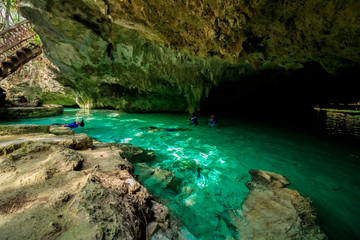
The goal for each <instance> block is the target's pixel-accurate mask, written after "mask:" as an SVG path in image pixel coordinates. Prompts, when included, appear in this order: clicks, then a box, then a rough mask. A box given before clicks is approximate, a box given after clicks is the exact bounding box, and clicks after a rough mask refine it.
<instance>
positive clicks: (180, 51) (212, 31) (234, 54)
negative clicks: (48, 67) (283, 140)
mask: <svg viewBox="0 0 360 240" xmlns="http://www.w3.org/2000/svg"><path fill="white" fill-rule="evenodd" d="M21 11H22V14H23V15H24V16H25V17H26V18H27V19H29V20H30V21H31V22H32V23H33V24H34V25H35V30H36V32H37V33H38V34H39V35H40V37H41V40H42V41H43V45H44V48H45V49H44V50H45V53H46V55H47V56H48V57H49V59H50V60H51V61H52V62H53V63H54V64H55V65H56V66H57V67H58V68H59V69H60V72H61V73H62V74H63V78H62V80H60V81H61V82H62V84H63V85H65V86H68V87H71V88H72V89H74V90H75V92H76V93H77V95H78V100H79V103H80V105H82V106H85V105H87V106H90V107H113V108H117V109H123V110H125V111H136V112H139V111H184V110H186V109H188V110H189V111H190V112H191V111H193V110H195V109H198V108H199V106H200V104H201V103H202V102H203V101H205V100H206V98H207V97H208V94H209V92H210V90H211V89H212V88H213V87H214V86H218V85H221V84H223V83H224V82H234V81H239V82H242V83H243V85H241V86H242V87H244V86H246V85H247V84H248V82H244V76H246V75H248V74H249V73H252V72H254V71H257V70H262V69H282V70H284V71H285V70H287V69H298V68H301V67H303V65H304V64H306V63H309V62H315V63H319V64H321V66H322V67H323V68H325V69H326V70H327V71H328V72H330V73H335V72H336V71H337V69H339V68H341V67H346V66H351V65H353V64H354V63H356V64H359V63H360V58H359V55H360V47H359V44H358V39H359V37H360V24H359V23H360V4H359V2H358V1H354V0H351V1H339V0H334V1H324V0H316V1H311V0H305V1H282V2H278V1H277V2H274V1H247V0H241V1H210V0H206V1H203V0H195V1H154V0H148V1H142V0H134V1H118V0H101V1H62V0H61V1H45V0H24V1H22V7H21Z"/></svg>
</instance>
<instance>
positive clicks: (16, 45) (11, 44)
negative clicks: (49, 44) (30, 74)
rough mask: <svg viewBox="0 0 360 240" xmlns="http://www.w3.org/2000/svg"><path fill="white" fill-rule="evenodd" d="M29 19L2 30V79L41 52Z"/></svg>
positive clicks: (0, 44)
mask: <svg viewBox="0 0 360 240" xmlns="http://www.w3.org/2000/svg"><path fill="white" fill-rule="evenodd" d="M36 35H37V34H36V33H35V32H34V30H32V28H31V25H30V23H29V21H22V22H20V23H18V24H16V25H14V26H11V27H9V28H7V29H5V30H3V31H1V32H0V63H1V65H0V81H1V80H2V79H4V78H5V77H7V76H8V75H9V74H11V73H12V72H14V71H16V70H17V69H19V68H20V67H21V66H22V65H24V64H25V63H26V62H28V61H30V60H31V59H33V58H34V57H36V56H38V55H39V54H40V53H41V52H42V49H41V46H40V42H39V43H37V44H35V38H36Z"/></svg>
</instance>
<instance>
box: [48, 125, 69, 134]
mask: <svg viewBox="0 0 360 240" xmlns="http://www.w3.org/2000/svg"><path fill="white" fill-rule="evenodd" d="M50 133H52V134H55V135H74V131H73V130H72V129H71V128H68V127H53V126H50Z"/></svg>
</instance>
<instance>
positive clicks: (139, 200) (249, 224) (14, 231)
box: [0, 125, 327, 240]
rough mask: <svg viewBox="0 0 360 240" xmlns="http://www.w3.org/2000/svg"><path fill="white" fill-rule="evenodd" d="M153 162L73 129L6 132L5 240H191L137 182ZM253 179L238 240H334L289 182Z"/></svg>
mask: <svg viewBox="0 0 360 240" xmlns="http://www.w3.org/2000/svg"><path fill="white" fill-rule="evenodd" d="M148 157H153V156H152V154H151V153H147V152H146V151H144V150H143V149H142V148H139V147H135V146H132V145H128V144H114V143H101V142H95V141H93V140H92V139H91V138H90V137H89V136H87V135H86V134H74V132H73V131H72V130H71V129H69V128H62V127H52V126H39V125H12V126H0V236H1V238H2V239H155V240H156V239H189V236H191V234H190V233H189V232H187V230H185V228H183V227H181V225H180V224H179V223H178V222H177V221H176V220H175V219H173V218H170V215H169V211H168V209H167V207H166V206H164V205H162V204H161V203H159V202H157V201H156V200H155V199H154V197H153V196H152V195H151V194H149V192H148V190H147V189H146V188H145V187H144V186H142V185H141V184H140V183H139V182H138V181H137V178H136V177H135V176H134V167H133V165H132V164H131V163H130V161H132V162H138V161H139V158H142V160H140V161H143V160H144V159H143V158H148ZM155 175H156V174H155ZM250 175H251V177H252V181H251V182H249V183H247V186H248V188H249V189H250V193H249V195H248V196H247V198H246V199H245V201H244V202H243V204H242V207H241V209H231V210H228V214H227V215H228V216H229V219H227V221H226V222H227V223H228V224H230V225H231V226H232V227H231V228H232V229H234V230H235V231H237V232H238V233H239V235H238V236H239V237H238V239H319V240H320V239H321V240H322V239H327V238H326V236H325V234H324V233H323V232H322V231H321V229H320V227H319V226H318V225H317V219H316V214H315V210H314V208H313V207H312V205H311V200H310V199H308V198H305V197H303V196H301V195H300V194H299V193H298V192H297V191H295V190H291V189H288V188H286V186H287V185H289V184H290V182H289V181H288V179H287V178H286V177H284V176H282V175H279V174H276V173H271V172H266V171H260V170H250ZM159 179H160V178H159ZM19 226H21V231H18V230H19ZM191 239H192V238H191Z"/></svg>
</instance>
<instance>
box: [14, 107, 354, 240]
mask: <svg viewBox="0 0 360 240" xmlns="http://www.w3.org/2000/svg"><path fill="white" fill-rule="evenodd" d="M75 118H78V119H81V118H84V119H85V127H84V128H78V129H75V131H76V132H77V133H86V134H88V135H89V136H91V137H92V138H94V139H95V140H99V141H106V142H116V143H130V144H133V145H136V146H140V147H143V148H144V149H149V150H153V151H155V155H156V157H155V158H152V159H151V160H148V161H147V162H146V163H144V162H138V163H134V165H135V173H136V174H138V175H139V179H140V180H141V181H142V182H143V183H144V184H145V185H146V186H147V187H148V188H149V190H150V192H152V194H153V195H155V196H158V197H160V198H161V199H162V201H163V202H164V203H166V204H167V205H168V206H169V209H170V211H171V212H172V213H173V214H174V215H175V216H177V217H179V218H180V219H181V220H182V221H183V223H184V224H185V226H186V228H187V229H188V230H189V231H190V232H191V234H192V235H191V234H188V235H187V238H189V239H192V238H193V239H230V238H232V237H233V238H235V239H236V238H237V237H238V234H239V233H237V232H236V231H235V227H234V225H233V224H234V223H233V222H232V221H231V219H230V218H229V216H228V212H229V211H231V210H233V209H240V208H241V203H242V201H243V200H244V199H245V197H246V196H247V194H248V189H247V188H246V186H245V183H246V181H248V180H250V176H249V174H248V171H249V170H250V169H262V170H267V171H274V172H277V173H280V174H284V175H286V176H287V177H288V178H289V179H290V181H291V182H292V184H291V186H290V187H291V188H293V189H296V190H298V191H299V192H300V193H301V194H303V195H305V196H308V197H310V198H311V199H312V200H313V201H314V205H315V207H316V208H317V210H318V213H319V217H320V221H321V224H322V225H321V226H322V227H323V229H324V230H325V231H326V233H327V234H328V235H329V236H331V237H332V238H333V239H355V238H360V230H359V228H358V226H359V225H360V222H359V217H358V216H360V204H359V202H358V199H360V184H359V183H360V176H359V174H358V173H359V170H360V168H359V161H360V152H359V150H360V149H359V148H358V145H356V144H357V143H358V142H357V143H356V142H355V143H354V142H353V143H351V144H348V143H342V142H340V141H336V140H334V139H329V138H328V137H326V136H315V135H312V134H311V133H310V132H304V131H302V130H297V129H295V127H293V126H272V125H271V124H264V123H260V122H256V121H249V120H244V119H232V118H222V119H221V118H220V126H221V128H220V129H216V128H209V127H208V126H207V125H206V120H207V118H206V117H203V118H202V117H200V118H199V126H198V127H192V126H188V121H187V119H188V116H186V115H182V114H125V113H121V112H118V111H110V110H86V111H83V110H79V109H67V110H65V113H64V115H63V116H59V117H53V118H43V119H30V120H17V121H14V122H12V123H34V124H52V123H70V122H72V121H74V120H75ZM344 119H345V120H344ZM340 120H341V121H343V122H344V121H345V123H340V122H341V121H340ZM340 120H339V119H338V116H337V115H336V116H332V115H329V116H326V117H325V122H324V123H323V125H324V128H326V131H327V133H329V134H333V132H332V129H337V130H334V131H335V132H336V131H337V132H338V131H340V130H338V129H339V127H336V126H337V124H341V127H340V129H343V130H342V131H343V132H345V133H346V131H348V133H347V134H349V133H350V134H355V135H356V134H359V131H358V129H357V130H356V129H355V130H349V129H347V128H346V127H348V128H349V126H350V125H351V126H355V127H356V126H359V118H357V117H352V118H349V117H348V116H346V117H342V118H340ZM349 122H350V123H351V124H350V123H349ZM8 124H9V123H8ZM152 126H155V127H158V128H160V129H155V128H152V129H149V128H150V127H152ZM344 126H345V127H344ZM351 126H350V127H351ZM173 129H178V130H179V131H173ZM356 136H358V135H356ZM149 169H153V170H154V169H155V170H154V171H155V172H154V173H152V172H151V171H150V170H149Z"/></svg>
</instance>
